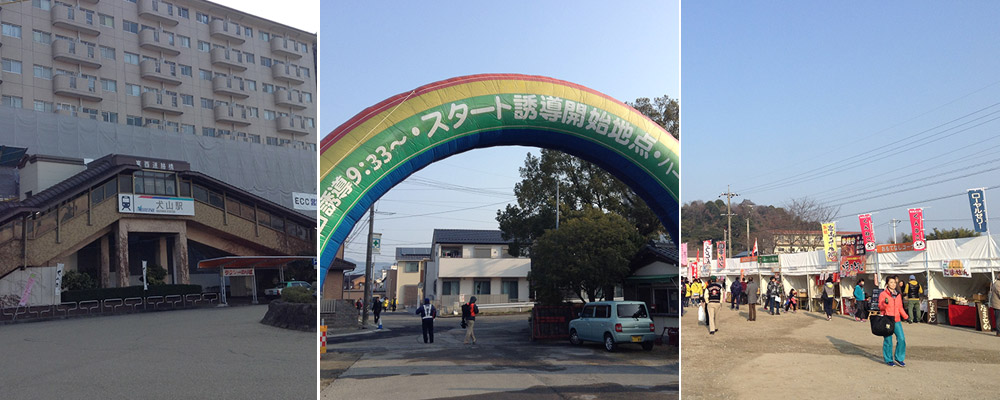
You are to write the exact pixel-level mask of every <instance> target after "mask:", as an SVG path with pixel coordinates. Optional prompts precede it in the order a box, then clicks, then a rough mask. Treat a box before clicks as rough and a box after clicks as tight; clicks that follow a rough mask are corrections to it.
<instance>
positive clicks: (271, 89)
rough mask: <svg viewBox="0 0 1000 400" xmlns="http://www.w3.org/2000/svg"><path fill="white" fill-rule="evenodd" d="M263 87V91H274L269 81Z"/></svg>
mask: <svg viewBox="0 0 1000 400" xmlns="http://www.w3.org/2000/svg"><path fill="white" fill-rule="evenodd" d="M263 89H264V90H263V91H264V93H274V85H272V84H270V83H265V84H264V85H263Z"/></svg>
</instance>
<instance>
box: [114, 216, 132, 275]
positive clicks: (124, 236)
mask: <svg viewBox="0 0 1000 400" xmlns="http://www.w3.org/2000/svg"><path fill="white" fill-rule="evenodd" d="M115 234H116V242H115V244H116V245H117V246H118V287H126V286H129V279H128V277H129V274H128V272H129V271H128V225H127V224H126V223H125V221H124V220H118V229H116V230H115Z"/></svg>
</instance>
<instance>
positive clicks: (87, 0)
mask: <svg viewBox="0 0 1000 400" xmlns="http://www.w3.org/2000/svg"><path fill="white" fill-rule="evenodd" d="M80 2H81V3H87V4H97V3H99V2H100V0H80Z"/></svg>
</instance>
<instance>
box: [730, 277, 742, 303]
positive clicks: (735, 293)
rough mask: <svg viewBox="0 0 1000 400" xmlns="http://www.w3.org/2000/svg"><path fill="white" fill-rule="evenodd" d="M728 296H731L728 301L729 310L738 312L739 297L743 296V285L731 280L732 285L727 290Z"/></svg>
mask: <svg viewBox="0 0 1000 400" xmlns="http://www.w3.org/2000/svg"><path fill="white" fill-rule="evenodd" d="M729 295H730V296H732V298H730V299H729V309H730V310H736V311H739V310H740V297H741V296H742V295H743V283H742V282H740V281H738V280H735V279H733V285H732V286H731V287H730V288H729Z"/></svg>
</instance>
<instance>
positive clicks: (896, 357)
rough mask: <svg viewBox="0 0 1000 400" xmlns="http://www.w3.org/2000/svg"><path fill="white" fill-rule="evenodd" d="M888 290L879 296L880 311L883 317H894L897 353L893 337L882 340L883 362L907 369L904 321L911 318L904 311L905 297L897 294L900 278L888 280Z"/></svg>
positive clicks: (889, 278) (894, 277) (891, 277)
mask: <svg viewBox="0 0 1000 400" xmlns="http://www.w3.org/2000/svg"><path fill="white" fill-rule="evenodd" d="M885 286H886V290H883V291H882V293H879V295H878V309H879V311H881V312H882V315H886V316H890V317H893V320H894V323H895V325H894V326H893V335H894V336H896V351H895V352H893V349H892V336H886V337H885V339H883V340H882V360H883V361H885V364H886V365H888V366H890V367H891V366H893V365H899V366H900V367H905V366H906V363H905V362H903V360H904V359H905V358H906V335H904V334H903V324H902V323H901V322H900V321H901V320H903V319H907V318H909V315H907V314H906V310H904V309H903V296H902V295H901V293H899V292H897V290H898V287H899V277H897V276H896V275H890V276H889V277H888V278H886V282H885Z"/></svg>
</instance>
